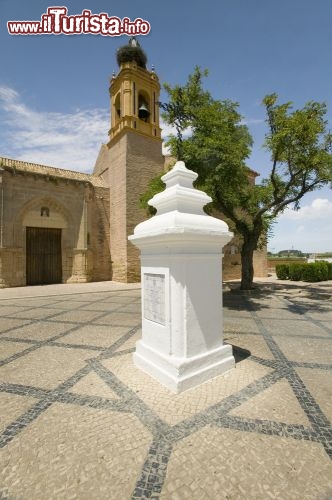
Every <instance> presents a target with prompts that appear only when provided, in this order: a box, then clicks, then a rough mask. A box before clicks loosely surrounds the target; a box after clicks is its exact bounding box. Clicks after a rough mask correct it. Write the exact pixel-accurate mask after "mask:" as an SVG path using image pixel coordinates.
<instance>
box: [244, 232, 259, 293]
mask: <svg viewBox="0 0 332 500" xmlns="http://www.w3.org/2000/svg"><path fill="white" fill-rule="evenodd" d="M255 247H256V245H255V243H254V242H253V241H250V240H249V241H247V240H246V239H245V240H244V242H243V245H242V249H241V264H242V271H241V290H251V289H252V285H253V281H254V263H253V260H254V249H255Z"/></svg>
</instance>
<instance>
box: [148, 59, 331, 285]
mask: <svg viewBox="0 0 332 500" xmlns="http://www.w3.org/2000/svg"><path fill="white" fill-rule="evenodd" d="M206 75H207V72H206V71H204V72H202V71H201V70H200V68H198V67H196V68H195V70H194V72H193V74H191V75H190V76H189V78H188V81H187V83H186V84H185V85H183V86H179V85H176V86H174V87H172V86H170V85H165V89H166V91H167V92H168V95H169V102H168V103H167V104H163V105H162V106H161V107H162V109H163V119H164V120H165V122H166V123H168V124H171V125H175V128H176V131H177V134H176V136H173V137H170V139H169V141H168V143H167V144H168V146H169V147H170V150H171V153H172V154H173V155H174V156H176V157H177V158H178V159H182V160H184V161H185V163H186V166H187V167H188V168H190V169H192V170H194V171H196V172H197V173H198V174H199V177H198V187H200V188H201V189H204V190H205V191H206V192H207V193H208V194H209V195H210V196H211V197H212V199H213V205H214V208H216V209H218V210H220V211H221V212H222V213H223V214H224V215H225V216H226V217H227V218H228V220H229V221H231V225H232V226H233V228H235V229H236V231H237V232H238V233H239V234H240V235H241V236H242V238H243V245H242V250H241V259H242V282H241V288H242V289H250V288H251V287H252V283H253V252H254V250H256V249H257V248H258V247H259V245H260V244H263V243H265V242H266V238H267V235H268V233H269V231H270V230H271V227H272V224H273V222H274V221H275V219H276V217H277V216H278V214H280V213H282V211H283V210H284V209H285V207H286V206H288V205H291V206H293V208H295V209H298V208H299V206H300V201H301V198H302V197H303V196H304V194H306V193H308V192H310V191H313V190H315V189H318V188H320V187H322V186H324V185H326V184H328V183H330V182H331V179H332V154H331V153H332V136H331V134H329V133H327V132H326V128H327V122H326V119H325V116H326V111H327V110H326V105H325V104H321V103H317V102H314V101H312V102H309V103H307V104H306V105H305V106H304V107H303V108H302V109H298V110H295V111H294V110H293V108H292V103H290V102H288V103H285V104H279V103H278V96H277V94H271V95H267V96H266V97H265V98H264V99H263V105H264V106H265V109H266V122H267V126H268V132H267V134H266V138H265V144H264V147H265V148H266V150H267V151H268V152H269V153H270V157H271V171H270V174H269V175H268V177H266V178H265V179H263V180H262V181H261V183H260V184H255V183H254V182H253V172H252V171H250V170H249V168H248V167H247V165H246V160H247V158H248V157H249V155H250V152H251V146H252V138H251V136H250V133H249V130H248V127H247V126H246V125H245V124H244V123H243V120H242V117H241V115H240V113H239V110H238V108H239V105H238V103H236V102H232V101H230V100H215V99H213V98H212V96H211V94H210V93H209V92H208V91H206V90H204V88H203V78H204V77H205V76H206ZM188 129H189V131H190V133H189V135H188V136H187V137H185V131H188ZM156 182H157V181H156V180H154V185H153V184H151V186H150V192H149V195H150V194H154V193H155V192H156V191H158V190H160V189H159V188H160V187H161V183H160V180H159V181H158V182H159V188H158V185H156ZM154 190H155V191H154Z"/></svg>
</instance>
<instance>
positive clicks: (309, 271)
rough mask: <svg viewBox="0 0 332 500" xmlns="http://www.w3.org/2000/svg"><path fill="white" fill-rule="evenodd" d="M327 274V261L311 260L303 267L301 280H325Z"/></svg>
mask: <svg viewBox="0 0 332 500" xmlns="http://www.w3.org/2000/svg"><path fill="white" fill-rule="evenodd" d="M328 276H329V267H328V265H327V262H311V263H310V264H306V265H305V266H304V269H303V273H302V279H303V281H310V282H314V281H326V280H327V279H328Z"/></svg>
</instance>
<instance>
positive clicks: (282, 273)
mask: <svg viewBox="0 0 332 500" xmlns="http://www.w3.org/2000/svg"><path fill="white" fill-rule="evenodd" d="M288 273H289V266H288V265H287V264H277V265H276V275H277V278H278V280H288Z"/></svg>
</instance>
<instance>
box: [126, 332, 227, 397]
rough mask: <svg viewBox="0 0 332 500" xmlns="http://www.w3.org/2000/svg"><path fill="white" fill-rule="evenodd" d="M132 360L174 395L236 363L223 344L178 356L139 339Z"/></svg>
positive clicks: (215, 375) (222, 371) (223, 371)
mask: <svg viewBox="0 0 332 500" xmlns="http://www.w3.org/2000/svg"><path fill="white" fill-rule="evenodd" d="M134 363H135V365H136V366H137V367H138V368H140V369H141V370H143V371H144V372H145V373H147V374H148V375H151V376H152V377H153V378H155V379H157V380H158V381H159V382H160V383H161V384H163V385H165V386H166V387H167V388H168V389H169V390H170V391H172V392H175V393H176V394H179V393H180V392H183V391H186V390H188V389H191V388H192V387H196V386H197V385H200V384H202V383H203V382H206V381H207V380H210V379H211V378H214V377H217V376H218V375H221V374H222V373H225V372H226V371H228V370H230V369H231V368H234V366H235V360H234V357H233V354H232V346H230V345H222V346H220V347H218V348H216V349H213V350H211V351H207V352H205V353H204V354H200V355H198V356H192V357H190V358H178V357H175V356H164V355H163V354H161V353H159V352H157V351H155V350H154V349H151V347H149V346H147V345H146V344H144V342H143V341H142V340H139V341H138V342H137V343H136V352H135V353H134Z"/></svg>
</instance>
